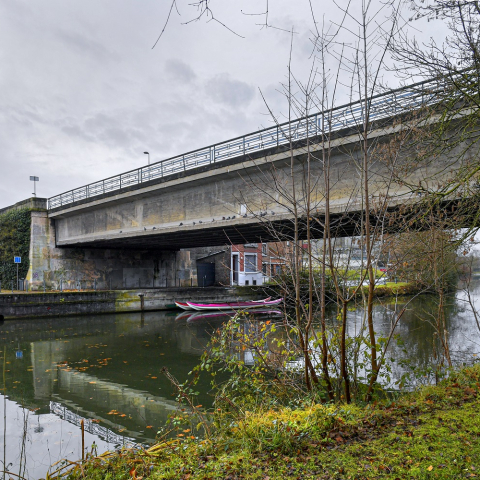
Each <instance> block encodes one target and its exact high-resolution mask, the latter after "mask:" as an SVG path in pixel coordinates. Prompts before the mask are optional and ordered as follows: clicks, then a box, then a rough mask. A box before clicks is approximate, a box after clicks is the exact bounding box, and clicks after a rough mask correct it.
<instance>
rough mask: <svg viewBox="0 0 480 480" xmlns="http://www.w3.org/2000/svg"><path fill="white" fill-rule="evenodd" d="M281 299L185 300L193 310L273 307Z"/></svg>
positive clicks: (281, 299)
mask: <svg viewBox="0 0 480 480" xmlns="http://www.w3.org/2000/svg"><path fill="white" fill-rule="evenodd" d="M282 301H283V298H279V299H277V300H259V301H256V302H252V301H251V302H225V303H193V302H187V305H188V306H189V307H191V308H193V309H194V310H250V309H251V308H265V307H273V306H275V305H278V304H279V303H281V302H282Z"/></svg>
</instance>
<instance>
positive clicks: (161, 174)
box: [160, 162, 163, 177]
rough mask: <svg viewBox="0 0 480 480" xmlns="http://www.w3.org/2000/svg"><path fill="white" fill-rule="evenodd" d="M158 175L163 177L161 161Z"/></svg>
mask: <svg viewBox="0 0 480 480" xmlns="http://www.w3.org/2000/svg"><path fill="white" fill-rule="evenodd" d="M160 176H161V177H163V162H161V163H160Z"/></svg>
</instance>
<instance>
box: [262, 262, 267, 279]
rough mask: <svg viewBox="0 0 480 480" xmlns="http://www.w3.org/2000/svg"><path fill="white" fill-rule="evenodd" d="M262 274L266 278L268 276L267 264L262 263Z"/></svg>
mask: <svg viewBox="0 0 480 480" xmlns="http://www.w3.org/2000/svg"><path fill="white" fill-rule="evenodd" d="M262 273H263V274H264V275H265V276H266V275H267V264H266V263H262Z"/></svg>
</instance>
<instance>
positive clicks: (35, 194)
mask: <svg viewBox="0 0 480 480" xmlns="http://www.w3.org/2000/svg"><path fill="white" fill-rule="evenodd" d="M39 180H40V179H39V178H38V177H32V176H31V177H30V181H31V182H33V196H34V197H36V196H37V182H38V181H39Z"/></svg>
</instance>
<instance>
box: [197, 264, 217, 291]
mask: <svg viewBox="0 0 480 480" xmlns="http://www.w3.org/2000/svg"><path fill="white" fill-rule="evenodd" d="M197 281H198V286H199V287H210V286H211V285H213V284H214V283H215V264H214V263H197Z"/></svg>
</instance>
